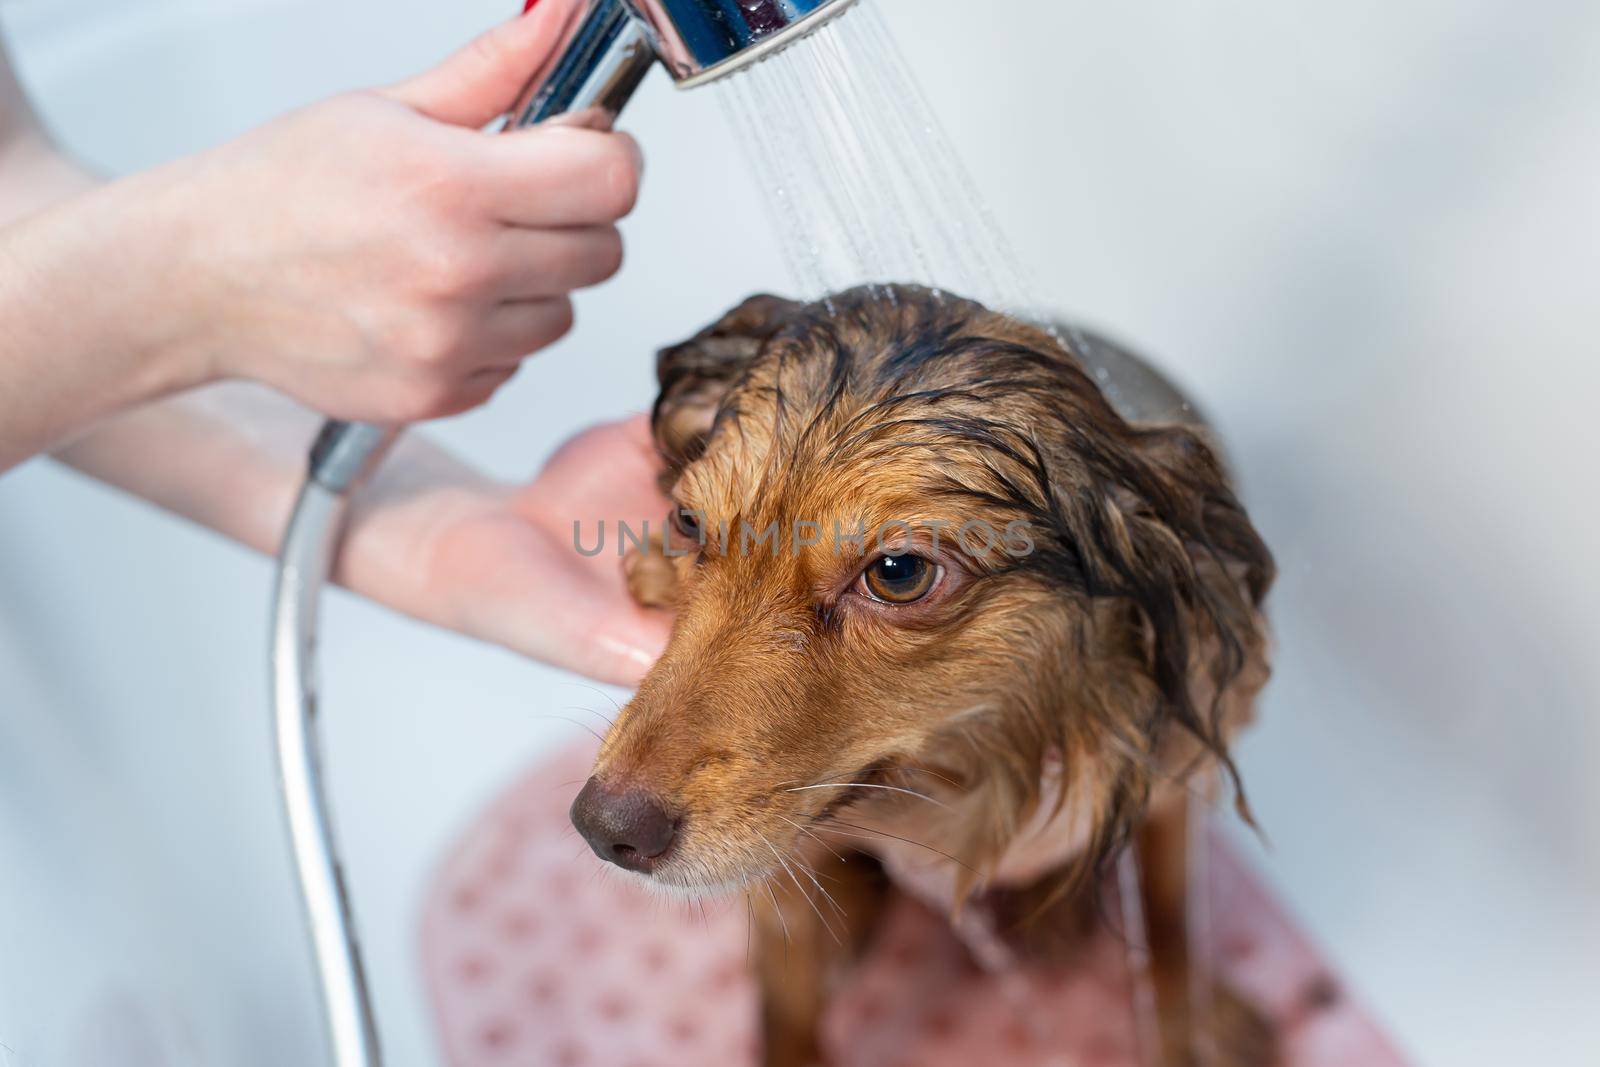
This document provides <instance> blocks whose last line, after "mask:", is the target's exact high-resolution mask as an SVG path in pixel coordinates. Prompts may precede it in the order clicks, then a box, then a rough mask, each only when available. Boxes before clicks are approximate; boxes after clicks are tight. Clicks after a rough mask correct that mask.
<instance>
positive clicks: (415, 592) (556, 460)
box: [336, 417, 671, 685]
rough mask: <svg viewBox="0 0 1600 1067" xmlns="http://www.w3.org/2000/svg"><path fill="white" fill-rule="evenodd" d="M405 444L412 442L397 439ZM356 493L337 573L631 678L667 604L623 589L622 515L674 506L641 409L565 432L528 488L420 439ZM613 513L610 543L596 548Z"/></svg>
mask: <svg viewBox="0 0 1600 1067" xmlns="http://www.w3.org/2000/svg"><path fill="white" fill-rule="evenodd" d="M401 447H402V449H404V448H406V447H407V442H402V445H401ZM411 447H413V448H414V449H415V450H416V451H415V453H413V454H412V455H409V456H408V455H407V454H405V453H404V452H400V453H397V454H396V455H395V456H394V457H392V458H391V460H390V461H389V463H387V464H386V465H385V467H384V468H383V469H382V471H380V473H379V475H378V477H377V479H376V480H375V481H374V482H373V484H372V485H370V486H368V487H367V488H366V489H364V490H363V491H362V492H361V493H360V494H358V496H357V498H356V502H355V505H354V506H355V511H354V514H353V515H352V517H351V522H350V528H349V534H348V536H347V538H346V541H345V547H344V549H343V551H342V553H341V557H340V571H339V573H338V574H337V575H336V577H337V578H338V580H339V581H340V582H342V583H343V584H345V585H346V586H348V587H349V588H351V589H352V590H354V591H355V592H357V593H360V594H362V595H364V596H367V597H369V598H371V599H373V600H376V601H378V602H380V603H383V604H386V605H388V606H389V607H392V608H395V609H396V610H399V611H402V612H404V613H406V614H408V615H411V616H413V617H415V618H419V619H422V620H424V621H426V622H431V623H434V624H436V625H439V626H443V627H446V628H448V629H452V630H456V631H458V632H461V633H464V634H467V635H468V636H471V637H476V638H479V639H481V640H485V641H490V642H492V643H495V644H498V645H502V646H504V647H506V648H509V649H511V650H512V651H514V652H519V653H521V654H523V655H526V656H531V657H533V658H534V659H538V660H541V661H543V662H545V663H550V664H553V665H555V666H558V667H563V668H565V669H568V670H572V671H575V672H577V673H579V674H582V675H585V676H587V677H589V678H593V679H596V680H597V681H602V682H608V683H612V684H617V685H631V684H633V683H636V682H637V681H638V680H639V679H640V678H641V677H643V675H644V673H645V671H646V670H648V669H649V667H650V665H651V664H652V663H654V662H655V659H656V657H657V656H658V655H659V654H660V652H661V649H662V648H663V647H665V645H666V640H667V632H668V630H669V628H670V626H671V617H670V615H668V614H667V613H665V612H662V611H659V610H652V609H646V608H641V607H640V606H639V605H638V604H636V603H635V602H634V601H633V599H632V598H631V597H630V596H629V595H628V591H627V588H626V587H625V585H624V582H623V571H622V561H621V559H619V558H618V554H617V549H616V546H617V541H618V539H617V536H616V523H617V522H618V521H619V520H626V521H627V522H628V524H629V525H630V527H631V528H632V529H634V530H636V531H637V530H640V529H642V528H643V524H644V523H645V521H646V520H648V521H649V523H650V527H651V529H659V528H660V525H661V523H662V522H663V520H664V517H665V516H666V515H667V514H668V511H669V507H670V505H669V504H668V502H667V500H666V499H665V497H663V496H662V495H661V492H660V490H659V488H658V486H657V482H656V479H657V475H658V472H659V470H660V460H659V459H658V457H657V455H656V452H655V448H654V445H653V443H652V442H651V439H650V432H649V426H648V423H647V421H646V420H645V419H644V418H643V417H638V418H633V419H628V420H626V421H623V422H616V423H609V424H606V425H602V426H597V427H595V428H593V429H591V430H588V431H586V432H584V433H581V434H579V435H578V436H576V437H574V438H573V439H572V440H570V441H568V442H567V443H566V444H565V445H563V446H562V447H561V449H560V450H559V451H558V452H557V453H556V454H555V456H553V457H552V458H551V460H550V461H549V462H548V463H547V464H545V466H544V469H543V470H541V471H540V472H539V474H538V475H537V476H536V477H535V478H534V479H533V481H532V482H531V483H529V484H528V485H526V486H524V487H520V488H512V487H506V486H502V485H498V484H494V483H491V482H488V481H486V480H482V479H476V478H473V477H471V476H470V475H468V474H467V473H465V471H464V468H461V467H460V466H459V465H457V464H455V462H454V461H453V460H450V459H449V458H448V457H446V456H444V455H443V454H442V453H437V452H430V451H427V449H428V447H429V446H427V445H426V444H425V443H413V444H412V445H411ZM602 519H603V520H604V521H605V523H606V530H607V538H606V540H605V550H604V551H602V552H601V553H600V554H599V555H597V556H592V557H587V556H585V555H583V554H582V553H580V552H579V551H578V550H577V548H576V546H575V544H574V534H573V523H574V521H580V522H581V523H582V526H583V542H584V544H585V545H586V546H588V545H592V544H593V542H594V538H595V529H596V524H597V523H598V522H599V521H600V520H602Z"/></svg>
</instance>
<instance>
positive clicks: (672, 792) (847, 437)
mask: <svg viewBox="0 0 1600 1067" xmlns="http://www.w3.org/2000/svg"><path fill="white" fill-rule="evenodd" d="M1075 347H1078V348H1080V349H1082V351H1080V352H1079V353H1078V354H1077V355H1074V354H1072V353H1070V352H1069V351H1068V350H1067V348H1066V347H1064V346H1063V344H1062V343H1060V342H1059V341H1058V340H1056V339H1055V338H1054V337H1053V336H1052V335H1050V334H1048V333H1046V332H1044V331H1041V330H1039V329H1036V328H1034V327H1032V326H1029V325H1026V324H1023V323H1021V322H1019V321H1017V320H1016V319H1013V318H1010V317H1007V316H1004V315H1000V314H996V313H993V312H990V311H988V310H986V309H984V308H983V307H981V306H979V305H977V304H973V303H971V302H968V301H964V300H959V299H955V298H951V297H948V296H938V295H936V294H932V293H930V292H928V291H925V290H920V289H913V288H908V287H873V288H869V289H860V290H854V291H852V292H849V293H845V294H842V295H839V296H836V297H834V298H832V299H831V300H829V301H826V302H823V303H819V304H813V305H800V304H795V303H791V302H789V301H785V300H780V299H777V298H775V297H769V296H761V297H755V298H752V299H750V300H748V301H746V302H745V303H744V304H743V305H741V306H740V307H739V308H737V309H735V310H734V311H733V312H731V313H730V314H729V315H727V316H726V317H725V318H724V319H722V320H721V321H720V322H718V323H716V324H715V325H714V326H712V327H710V328H709V329H707V330H705V331H703V332H702V333H700V334H699V335H697V336H696V337H694V338H693V339H691V340H689V341H687V342H685V343H684V344H681V345H678V346H676V347H673V348H669V349H667V350H665V351H664V352H663V353H662V354H661V360H660V379H661V387H662V390H661V396H660V400H659V402H658V403H657V406H656V411H655V418H654V427H655V433H656V438H657V442H658V444H659V447H660V451H661V454H662V457H663V458H664V460H665V462H666V466H667V473H666V476H665V481H664V484H665V485H666V486H668V490H669V492H670V494H671V495H672V498H673V500H674V501H675V504H676V506H677V509H678V510H677V511H676V513H675V515H674V517H673V519H672V527H673V529H672V530H671V532H670V534H669V535H668V537H667V538H666V543H665V544H660V543H658V544H657V546H656V550H655V551H652V552H650V553H648V554H636V555H635V556H633V557H630V559H629V560H628V567H629V579H630V585H631V588H632V589H633V590H634V592H635V595H636V596H637V597H639V598H640V599H641V600H642V601H643V602H645V603H648V604H656V605H660V606H663V607H671V608H673V609H675V610H676V612H677V618H676V623H675V628H674V630H673V635H672V639H671V643H670V645H669V647H668V649H667V651H666V653H665V655H664V656H663V657H662V659H661V661H660V662H659V663H658V664H657V665H656V667H655V668H654V669H653V670H652V671H651V672H650V674H649V676H648V677H647V678H646V679H645V681H644V683H643V684H642V685H641V687H640V689H639V692H638V694H637V696H635V698H634V699H633V701H632V702H631V703H630V704H628V706H627V707H626V708H625V709H623V711H622V714H621V715H620V716H619V718H618V719H617V721H616V723H615V725H614V726H613V728H612V729H611V732H610V734H609V736H608V737H607V738H606V741H605V745H604V747H603V748H602V750H601V753H600V757H599V760H598V763H597V765H596V767H595V772H594V777H593V778H592V779H591V780H590V782H589V784H588V785H587V786H586V787H585V788H584V790H583V793H582V795H581V796H580V797H579V798H578V801H577V802H576V804H574V806H573V821H574V823H575V824H576V825H577V827H578V829H579V830H580V831H581V832H582V833H583V835H584V836H585V838H586V839H587V840H588V841H589V843H590V844H591V846H592V847H593V848H594V849H595V851H596V852H597V853H598V854H599V855H600V856H601V857H602V858H603V859H606V860H608V861H610V862H613V863H616V864H618V865H619V866H622V867H624V868H627V869H629V870H632V871H636V872H640V873H641V874H643V875H644V876H645V877H647V878H649V879H650V880H651V881H652V882H653V883H655V884H656V885H658V886H661V887H668V888H673V889H676V890H679V891H682V892H684V893H687V894H691V895H698V894H707V893H715V892H718V891H725V890H733V889H743V890H747V891H748V892H749V894H750V898H751V901H752V904H753V906H754V908H755V909H756V916H757V929H758V930H759V931H760V937H761V940H762V942H763V945H762V947H763V948H764V949H765V951H761V952H760V953H759V957H758V958H759V968H760V972H761V973H760V977H761V979H762V985H763V990H764V1013H765V1017H764V1022H765V1026H766V1037H767V1061H768V1063H769V1064H772V1065H790V1064H796V1065H798V1064H807V1063H815V1062H819V1061H820V1060H821V1058H822V1057H821V1053H820V1049H819V1047H818V1042H817V1036H816V1029H817V1021H818V1019H819V1017H820V1014H821V1012H822V1009H823V1006H824V1004H825V1002H826V997H827V992H828V988H829V985H830V982H831V980H832V976H833V975H834V974H836V972H837V969H838V968H839V967H841V966H844V965H847V964H848V962H849V960H850V958H851V957H852V955H853V954H854V953H855V952H856V951H857V950H858V949H859V946H860V944H861V943H862V940H863V939H864V938H866V937H867V936H869V934H870V932H871V929H872V925H873V918H874V914H875V911H876V908H877V905H878V904H879V903H880V902H881V900H882V898H883V894H884V893H886V892H911V893H914V894H916V895H917V896H919V897H922V898H923V899H924V900H927V901H930V902H934V903H937V904H940V905H943V906H945V907H947V908H948V909H949V910H950V911H951V913H952V914H953V915H959V916H960V919H959V920H958V921H960V922H962V923H963V924H964V926H965V929H964V932H965V933H966V934H967V935H968V937H967V940H968V944H969V945H970V946H971V947H972V948H973V951H974V953H975V954H976V955H978V956H980V957H982V958H981V960H980V962H984V963H987V964H990V965H994V966H1004V965H1005V963H1006V962H1007V961H1008V960H1014V959H1017V958H1019V957H1021V956H1025V955H1028V954H1044V953H1050V952H1055V951H1059V950H1060V949H1061V948H1062V947H1063V946H1065V945H1066V944H1068V943H1069V942H1070V940H1071V938H1070V936H1069V935H1071V934H1073V933H1075V932H1076V931H1077V930H1079V929H1080V928H1081V921H1082V920H1081V915H1082V913H1083V911H1084V909H1083V908H1082V907H1081V906H1079V904H1078V903H1077V902H1078V901H1079V900H1080V899H1081V898H1083V897H1086V896H1089V895H1090V894H1088V893H1084V892H1080V890H1083V889H1084V888H1085V887H1087V886H1090V885H1093V884H1095V882H1094V880H1092V879H1089V878H1087V877H1086V874H1088V873H1089V872H1092V871H1094V870H1095V869H1096V868H1097V867H1100V866H1102V865H1103V864H1105V862H1106V861H1107V860H1108V859H1109V858H1110V857H1112V856H1114V855H1115V854H1117V853H1118V852H1119V851H1120V849H1121V846H1122V845H1123V844H1125V843H1128V842H1132V843H1133V844H1135V846H1136V847H1137V849H1138V852H1137V853H1136V854H1137V855H1138V856H1139V857H1140V858H1141V859H1142V861H1143V863H1142V870H1143V883H1144V884H1143V898H1144V911H1145V917H1146V922H1147V929H1148V933H1149V936H1150V939H1151V949H1152V954H1153V966H1152V976H1153V978H1154V982H1155V986H1156V992H1157V998H1158V1003H1159V1006H1160V1022H1161V1026H1162V1036H1163V1043H1164V1055H1165V1057H1166V1062H1167V1063H1169V1064H1188V1063H1192V1062H1205V1061H1206V1059H1211V1058H1212V1057H1209V1056H1207V1057H1204V1058H1202V1056H1201V1052H1200V1050H1202V1049H1213V1048H1215V1049H1220V1052H1219V1053H1218V1054H1217V1055H1216V1056H1215V1057H1214V1059H1215V1060H1216V1062H1218V1063H1221V1064H1226V1065H1231V1064H1235V1063H1245V1062H1267V1061H1270V1059H1271V1058H1272V1049H1271V1040H1270V1035H1268V1034H1267V1033H1266V1032H1265V1030H1264V1028H1263V1027H1260V1026H1258V1025H1256V1024H1255V1023H1254V1016H1253V1015H1252V1014H1251V1013H1249V1012H1248V1010H1246V1009H1244V1008H1243V1007H1242V1005H1240V1004H1238V1002H1237V1001H1236V1000H1235V999H1234V998H1232V997H1230V996H1228V995H1227V993H1226V991H1221V990H1219V991H1217V995H1216V996H1212V997H1208V998H1206V999H1207V1001H1208V1006H1204V1007H1203V1006H1201V1005H1199V1004H1191V1003H1190V999H1189V997H1190V991H1191V988H1192V983H1191V982H1190V980H1189V979H1190V975H1189V959H1188V938H1187V935H1186V931H1185V927H1184V915H1185V892H1186V886H1187V879H1186V876H1185V861H1186V856H1185V844H1186V834H1185V832H1184V826H1185V799H1186V797H1187V796H1188V792H1187V788H1188V785H1189V783H1192V782H1194V781H1195V780H1197V776H1198V777H1199V778H1203V777H1204V776H1205V775H1206V774H1208V773H1209V772H1210V771H1212V770H1219V771H1220V772H1221V773H1222V774H1223V775H1226V776H1234V771H1233V764H1232V762H1231V760H1230V759H1229V756H1228V747H1227V745H1228V741H1229V739H1230V737H1231V736H1232V734H1233V733H1234V731H1235V730H1237V729H1238V728H1239V727H1240V726H1242V725H1243V724H1244V723H1245V722H1246V721H1247V720H1248V719H1249V717H1250V714H1251V704H1252V701H1253V699H1254V697H1255V695H1256V693H1257V691H1258V690H1259V689H1260V687H1261V685H1262V684H1263V683H1264V681H1265V679H1266V675H1267V670H1266V662H1265V659H1266V644H1267V638H1266V631H1265V625H1264V622H1263V620H1262V617H1261V615H1260V611H1259V609H1260V604H1261V600H1262V598H1263V596H1264V595H1265V594H1266V592H1267V588H1268V586H1269V585H1270V584H1271V581H1272V578H1273V563H1272V558H1271V556H1270V554H1269V553H1268V551H1267V549H1266V547H1265V546H1264V545H1263V544H1262V541H1261V539H1260V537H1259V536H1258V535H1257V533H1256V531H1255V529H1254V528H1253V527H1252V526H1251V523H1250V520H1249V518H1248V517H1247V516H1246V514H1245V511H1244V509H1243V508H1242V507H1241V506H1240V504H1239V502H1238V501H1237V500H1236V499H1235V497H1234V493H1233V491H1232V489H1231V488H1230V485H1229V482H1228V478H1227V475H1226V474H1225V472H1224V470H1223V468H1222V466H1221V465H1220V463H1219V461H1218V459H1217V457H1216V454H1215V452H1214V451H1213V449H1212V447H1211V446H1210V445H1209V444H1208V443H1207V441H1206V433H1205V430H1204V427H1203V426H1201V425H1200V424H1199V423H1198V421H1197V420H1196V419H1194V418H1193V416H1192V415H1190V414H1189V413H1188V412H1189V408H1188V405H1187V404H1184V403H1183V402H1182V399H1181V397H1179V396H1178V395H1177V394H1176V393H1175V392H1174V391H1173V390H1172V389H1171V387H1170V386H1168V385H1166V383H1165V382H1164V381H1162V380H1161V379H1160V378H1159V377H1158V376H1156V375H1155V374H1154V373H1153V372H1151V371H1149V370H1148V369H1147V368H1145V367H1144V366H1143V365H1142V364H1140V363H1139V362H1138V361H1136V360H1134V359H1133V358H1132V357H1130V356H1127V355H1126V354H1124V353H1121V352H1119V351H1117V350H1116V349H1114V348H1112V347H1111V346H1109V345H1106V344H1104V343H1103V342H1100V341H1097V340H1093V339H1084V340H1083V342H1082V344H1081V345H1080V344H1078V343H1077V341H1076V340H1075ZM1079 357H1082V358H1083V359H1084V360H1085V362H1080V361H1079ZM1090 364H1092V365H1093V366H1095V367H1096V373H1097V374H1098V375H1100V377H1101V380H1102V381H1104V382H1105V383H1106V386H1107V392H1112V391H1113V390H1114V392H1115V395H1116V396H1117V398H1118V403H1117V405H1115V406H1114V405H1113V404H1112V402H1111V401H1109V400H1108V399H1107V394H1106V393H1103V392H1102V390H1101V388H1100V387H1099V386H1098V385H1097V384H1096V381H1095V378H1094V376H1092V375H1091V374H1090V373H1088V372H1086V366H1087V365H1090ZM1235 784H1236V783H1235ZM884 872H887V874H888V877H887V878H885V877H884ZM824 887H826V888H824ZM830 898H831V899H830Z"/></svg>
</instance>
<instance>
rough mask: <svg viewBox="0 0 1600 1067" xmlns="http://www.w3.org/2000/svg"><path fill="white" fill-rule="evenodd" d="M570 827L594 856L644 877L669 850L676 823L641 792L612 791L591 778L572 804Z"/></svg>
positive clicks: (621, 789) (676, 827)
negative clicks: (575, 830) (579, 835)
mask: <svg viewBox="0 0 1600 1067" xmlns="http://www.w3.org/2000/svg"><path fill="white" fill-rule="evenodd" d="M572 825H573V826H575V827H577V828H578V832H579V833H580V834H582V835H583V839H584V840H585V841H587V842H589V847H590V848H592V849H594V854H595V855H596V856H599V857H600V858H601V859H603V860H605V861H606V862H608V863H615V864H616V865H617V866H618V867H622V868H624V869H626V870H630V871H641V872H646V873H648V872H649V871H650V870H651V869H652V868H653V867H655V865H656V861H657V860H659V859H660V858H661V857H662V856H663V855H664V854H665V853H666V851H667V849H669V848H671V847H672V838H673V836H674V835H675V834H676V833H677V832H678V824H677V822H676V821H675V820H674V819H673V818H672V817H671V816H670V815H668V814H667V813H666V811H665V810H664V809H663V808H662V807H661V805H660V803H659V802H657V801H656V800H655V798H654V797H652V796H650V794H649V793H646V792H645V791H644V790H642V789H636V788H631V787H629V788H620V789H612V788H608V787H607V786H606V785H604V784H602V783H601V782H600V780H599V779H598V778H591V779H589V781H588V784H586V785H585V786H584V787H583V792H581V793H579V794H578V799H577V800H575V801H573V802H572Z"/></svg>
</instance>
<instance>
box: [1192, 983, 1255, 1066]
mask: <svg viewBox="0 0 1600 1067" xmlns="http://www.w3.org/2000/svg"><path fill="white" fill-rule="evenodd" d="M1167 1033H1168V1035H1169V1036H1171V1035H1172V1034H1173V1030H1172V1029H1168V1030H1167ZM1167 1046H1168V1047H1167V1048H1166V1050H1165V1058H1164V1060H1163V1067H1281V1065H1282V1063H1283V1057H1282V1043H1281V1041H1280V1038H1279V1033H1278V1027H1277V1025H1276V1024H1275V1023H1274V1022H1273V1021H1272V1020H1271V1019H1268V1018H1267V1016H1266V1015H1265V1014H1264V1013H1263V1012H1262V1011H1261V1010H1260V1009H1259V1008H1257V1007H1256V1006H1255V1005H1254V1004H1252V1003H1251V1002H1250V1001H1248V1000H1246V999H1245V998H1244V997H1242V996H1240V995H1239V993H1238V992H1236V991H1235V990H1234V989H1233V988H1231V987H1230V986H1227V985H1221V984H1219V985H1217V986H1216V987H1215V988H1214V989H1213V990H1212V993H1211V1007H1210V1010H1209V1012H1207V1013H1206V1015H1205V1017H1204V1018H1203V1019H1202V1020H1201V1021H1200V1023H1199V1025H1197V1026H1195V1027H1194V1028H1193V1031H1192V1032H1190V1033H1189V1034H1187V1035H1186V1036H1182V1037H1179V1038H1178V1039H1176V1040H1169V1041H1168V1042H1167Z"/></svg>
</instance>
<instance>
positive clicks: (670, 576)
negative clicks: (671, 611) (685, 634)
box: [622, 539, 678, 608]
mask: <svg viewBox="0 0 1600 1067" xmlns="http://www.w3.org/2000/svg"><path fill="white" fill-rule="evenodd" d="M658 541H659V539H653V540H652V543H651V545H650V547H649V548H648V549H644V550H640V549H635V550H633V551H631V552H629V553H628V554H627V555H625V556H623V557H622V577H623V581H624V582H626V583H627V586H628V595H629V596H631V597H633V599H634V602H635V603H637V604H638V605H639V606H640V607H646V608H670V607H673V606H675V605H676V604H677V599H678V572H677V570H676V569H675V568H674V567H673V561H672V560H671V559H669V558H667V554H666V553H665V552H664V551H663V550H662V548H661V546H660V545H659V544H658V543H657V542H658Z"/></svg>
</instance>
